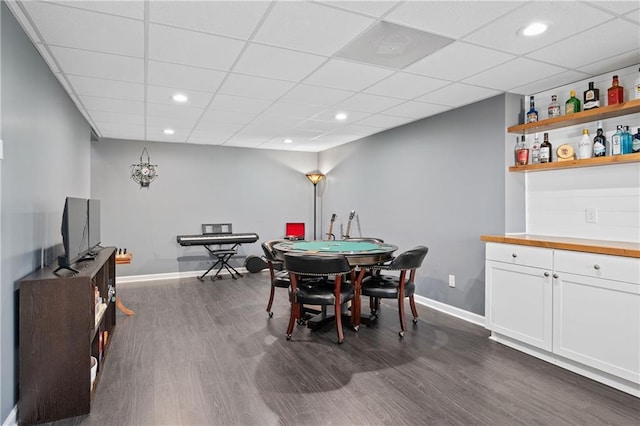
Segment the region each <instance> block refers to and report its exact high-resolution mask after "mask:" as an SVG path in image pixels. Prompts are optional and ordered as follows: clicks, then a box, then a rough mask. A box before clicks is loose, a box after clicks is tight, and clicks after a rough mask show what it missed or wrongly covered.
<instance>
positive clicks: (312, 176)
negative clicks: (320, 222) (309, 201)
mask: <svg viewBox="0 0 640 426" xmlns="http://www.w3.org/2000/svg"><path fill="white" fill-rule="evenodd" d="M323 177H324V175H323V174H322V173H320V172H314V173H307V179H309V180H310V181H311V183H312V184H313V239H314V240H315V239H316V222H317V221H316V212H317V208H316V201H317V200H318V197H317V195H316V194H317V193H316V190H317V186H318V182H320V181H321V180H322V178H323Z"/></svg>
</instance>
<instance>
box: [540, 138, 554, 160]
mask: <svg viewBox="0 0 640 426" xmlns="http://www.w3.org/2000/svg"><path fill="white" fill-rule="evenodd" d="M542 139H543V140H542V144H541V145H540V162H541V163H551V162H552V161H553V147H552V146H551V142H549V133H545V134H544V136H543V138H542Z"/></svg>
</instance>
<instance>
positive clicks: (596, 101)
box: [584, 81, 600, 111]
mask: <svg viewBox="0 0 640 426" xmlns="http://www.w3.org/2000/svg"><path fill="white" fill-rule="evenodd" d="M599 106H600V89H596V88H594V87H593V81H590V82H589V88H588V89H587V90H585V92H584V110H585V111H587V110H589V109H593V108H598V107H599Z"/></svg>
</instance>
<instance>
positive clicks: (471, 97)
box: [385, 83, 501, 113]
mask: <svg viewBox="0 0 640 426" xmlns="http://www.w3.org/2000/svg"><path fill="white" fill-rule="evenodd" d="M499 93H501V91H499V90H495V89H488V88H486V87H478V86H470V85H468V84H462V83H454V84H451V85H449V86H446V87H443V88H441V89H438V90H434V91H433V92H431V93H429V94H427V95H424V96H421V97H419V98H418V99H417V100H419V101H423V102H433V103H434V104H440V105H449V106H450V107H459V106H462V105H467V104H469V103H470V102H477V101H480V100H482V99H487V98H490V97H492V96H495V95H497V94H499ZM385 113H387V112H385Z"/></svg>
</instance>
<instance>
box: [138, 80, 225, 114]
mask: <svg viewBox="0 0 640 426" xmlns="http://www.w3.org/2000/svg"><path fill="white" fill-rule="evenodd" d="M176 94H182V95H185V96H187V98H188V99H187V101H186V102H184V103H178V102H176V101H174V100H173V99H172V97H173V96H174V95H176ZM212 97H213V94H212V93H209V92H199V91H195V90H184V89H173V88H169V87H162V86H152V85H148V86H147V102H149V103H153V104H169V105H181V106H187V107H195V108H206V107H207V105H209V102H210V101H211V98H212Z"/></svg>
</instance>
